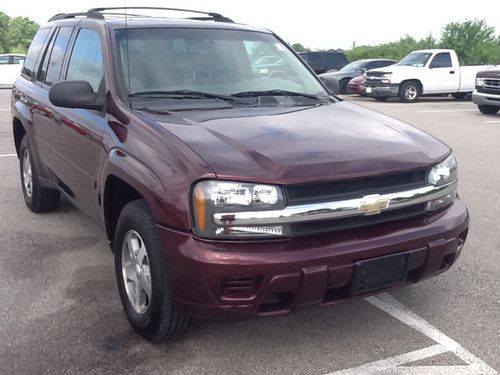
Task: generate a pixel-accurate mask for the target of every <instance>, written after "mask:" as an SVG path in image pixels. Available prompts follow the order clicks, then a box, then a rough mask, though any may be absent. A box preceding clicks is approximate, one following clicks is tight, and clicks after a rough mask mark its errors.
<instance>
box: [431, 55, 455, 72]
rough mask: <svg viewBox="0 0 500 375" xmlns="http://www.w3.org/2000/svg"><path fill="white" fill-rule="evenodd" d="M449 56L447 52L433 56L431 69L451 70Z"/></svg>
mask: <svg viewBox="0 0 500 375" xmlns="http://www.w3.org/2000/svg"><path fill="white" fill-rule="evenodd" d="M451 66H452V65H451V56H450V54H449V53H448V52H441V53H438V54H437V55H436V56H434V59H433V60H432V63H431V65H430V67H431V68H451Z"/></svg>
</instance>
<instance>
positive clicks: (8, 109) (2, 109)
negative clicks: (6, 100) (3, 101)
mask: <svg viewBox="0 0 500 375" xmlns="http://www.w3.org/2000/svg"><path fill="white" fill-rule="evenodd" d="M0 111H10V108H0Z"/></svg>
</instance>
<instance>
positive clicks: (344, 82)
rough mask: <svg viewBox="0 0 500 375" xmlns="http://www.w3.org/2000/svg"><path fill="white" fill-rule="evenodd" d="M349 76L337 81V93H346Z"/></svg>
mask: <svg viewBox="0 0 500 375" xmlns="http://www.w3.org/2000/svg"><path fill="white" fill-rule="evenodd" d="M350 80H351V79H350V78H344V79H342V80H340V82H339V94H342V95H346V94H347V85H348V84H349V81H350Z"/></svg>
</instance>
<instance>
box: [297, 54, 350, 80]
mask: <svg viewBox="0 0 500 375" xmlns="http://www.w3.org/2000/svg"><path fill="white" fill-rule="evenodd" d="M299 55H300V57H302V58H303V59H304V61H305V62H306V63H307V64H308V65H309V66H310V67H311V69H312V70H314V72H315V73H316V74H321V73H325V72H327V71H329V70H340V69H342V68H343V67H344V66H346V65H347V63H348V61H347V57H346V55H345V53H344V52H340V51H336V52H331V51H330V52H301V53H299Z"/></svg>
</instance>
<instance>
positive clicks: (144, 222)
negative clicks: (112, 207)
mask: <svg viewBox="0 0 500 375" xmlns="http://www.w3.org/2000/svg"><path fill="white" fill-rule="evenodd" d="M113 242H114V254H115V271H116V280H117V283H118V290H119V292H120V298H121V301H122V304H123V309H124V310H125V314H126V316H127V318H128V320H129V322H130V324H131V325H132V327H133V328H134V329H135V330H136V331H137V332H138V333H139V335H141V336H142V337H144V338H145V339H146V340H148V341H152V342H161V341H165V340H169V339H174V338H177V337H178V336H180V335H181V334H182V333H183V332H184V331H185V330H186V328H187V327H188V325H189V316H188V315H186V314H185V313H183V312H182V311H180V310H178V309H177V307H176V306H175V304H174V302H173V301H172V295H171V290H170V284H169V281H168V278H167V273H166V270H165V261H164V255H163V248H162V246H161V244H160V239H159V235H158V231H157V228H156V222H155V220H154V218H153V215H152V213H151V210H150V209H149V206H148V205H147V203H146V202H145V201H144V200H136V201H132V202H130V203H128V204H127V205H125V207H124V208H123V210H122V212H121V214H120V217H119V219H118V224H117V229H116V235H115V241H113Z"/></svg>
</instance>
